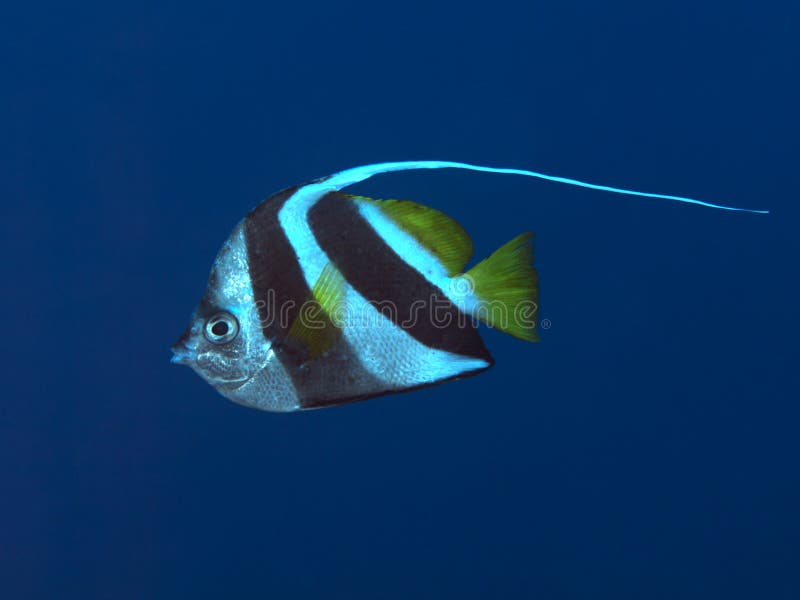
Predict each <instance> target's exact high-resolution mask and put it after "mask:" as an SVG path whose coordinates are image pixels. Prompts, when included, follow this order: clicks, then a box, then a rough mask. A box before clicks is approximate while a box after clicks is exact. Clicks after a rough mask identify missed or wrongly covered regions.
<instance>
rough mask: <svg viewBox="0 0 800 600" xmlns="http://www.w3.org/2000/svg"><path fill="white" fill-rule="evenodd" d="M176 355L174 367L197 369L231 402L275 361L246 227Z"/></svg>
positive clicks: (218, 263)
mask: <svg viewBox="0 0 800 600" xmlns="http://www.w3.org/2000/svg"><path fill="white" fill-rule="evenodd" d="M172 352H173V357H172V362H173V363H174V364H182V365H186V366H189V367H191V368H192V369H193V370H194V371H195V372H196V373H197V374H198V375H200V376H201V377H202V378H203V379H205V380H206V381H207V382H208V383H209V384H211V385H212V386H213V387H215V388H216V389H217V390H218V391H219V392H220V393H222V394H223V395H224V396H226V397H232V396H235V395H236V390H238V389H239V388H241V387H242V386H244V385H245V384H247V383H248V382H249V381H251V380H252V379H253V378H254V377H256V375H258V374H259V372H261V371H262V370H263V369H265V368H266V367H267V366H268V364H269V363H270V361H273V360H274V352H272V348H271V344H270V343H269V342H268V341H267V340H266V339H265V337H264V335H263V332H262V327H261V322H260V318H259V312H258V308H257V306H256V303H255V301H254V299H253V290H252V284H251V282H250V274H249V269H248V263H247V250H246V247H245V243H244V234H243V230H242V224H241V223H240V224H239V225H238V226H237V227H236V229H234V231H233V233H232V234H231V236H230V238H228V240H227V241H226V242H225V244H223V246H222V249H221V250H220V252H219V254H218V255H217V258H216V260H215V261H214V265H213V267H212V269H211V274H210V275H209V278H208V285H207V287H206V290H205V293H204V295H203V297H202V299H201V300H200V302H199V304H198V305H197V308H195V310H194V313H193V314H192V317H191V319H190V321H189V325H188V326H187V328H186V330H185V331H184V333H183V335H181V337H180V338H179V339H178V341H177V342H176V343H175V344H174V345H173V346H172Z"/></svg>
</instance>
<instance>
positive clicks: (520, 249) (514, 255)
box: [465, 233, 539, 342]
mask: <svg viewBox="0 0 800 600" xmlns="http://www.w3.org/2000/svg"><path fill="white" fill-rule="evenodd" d="M532 263H533V234H532V233H523V234H522V235H518V236H517V237H515V238H514V239H513V240H511V241H510V242H508V243H506V244H504V245H503V246H502V247H500V248H499V249H498V250H496V251H495V252H494V254H492V255H491V256H490V257H489V258H487V259H486V260H484V261H482V262H480V263H478V264H477V265H475V266H474V267H473V268H472V269H470V270H469V271H467V273H466V275H465V277H467V278H469V280H470V281H471V283H472V288H473V291H474V293H475V296H476V297H477V298H478V300H479V303H478V307H477V308H476V312H475V315H476V316H477V317H478V318H479V319H480V320H481V321H483V322H484V323H486V324H488V325H490V326H492V327H495V328H497V329H499V330H500V331H503V332H505V333H508V334H509V335H513V336H514V337H517V338H519V339H521V340H526V341H529V342H535V341H538V339H539V336H538V335H537V334H536V317H537V314H538V311H539V306H538V285H537V276H536V270H535V269H534V268H533V264H532Z"/></svg>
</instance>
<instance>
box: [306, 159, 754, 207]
mask: <svg viewBox="0 0 800 600" xmlns="http://www.w3.org/2000/svg"><path fill="white" fill-rule="evenodd" d="M415 169H466V170H468V171H485V172H487V173H508V174H511V175H525V176H527V177H538V178H539V179H546V180H548V181H554V182H556V183H566V184H568V185H575V186H578V187H584V188H589V189H592V190H600V191H604V192H613V193H615V194H626V195H629V196H641V197H644V198H659V199H662V200H674V201H676V202H686V203H687V204H699V205H700V206H707V207H709V208H718V209H721V210H737V211H743V212H751V213H760V214H768V213H769V211H768V210H753V209H750V208H737V207H734V206H724V205H722V204H712V203H711V202H704V201H702V200H694V199H693V198H684V197H682V196H671V195H668V194H652V193H649V192H637V191H635V190H626V189H622V188H616V187H611V186H608V185H598V184H596V183H586V182H585V181H578V180H577V179H569V178H567V177H558V176H556V175H545V174H544V173H537V172H536V171H526V170H524V169H503V168H497V167H482V166H479V165H470V164H467V163H460V162H450V161H443V160H414V161H401V162H388V163H377V164H374V165H364V166H362V167H354V168H352V169H347V170H345V171H340V172H339V173H336V174H334V175H331V176H330V177H327V178H324V179H321V180H318V181H316V182H315V184H316V185H319V186H321V187H330V188H331V189H334V190H340V189H342V188H345V187H347V186H349V185H353V184H354V183H358V182H359V181H364V180H365V179H369V178H370V177H372V176H373V175H379V174H381V173H391V172H393V171H411V170H415Z"/></svg>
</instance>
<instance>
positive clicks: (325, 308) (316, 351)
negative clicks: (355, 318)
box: [287, 263, 347, 360]
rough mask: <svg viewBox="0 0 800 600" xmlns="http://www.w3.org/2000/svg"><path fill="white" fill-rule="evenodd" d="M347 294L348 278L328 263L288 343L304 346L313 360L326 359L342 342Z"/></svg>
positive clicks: (296, 321)
mask: <svg viewBox="0 0 800 600" xmlns="http://www.w3.org/2000/svg"><path fill="white" fill-rule="evenodd" d="M346 292H347V283H346V282H345V279H344V277H343V276H342V274H341V273H340V272H339V270H338V269H337V268H336V267H335V266H333V264H332V263H328V264H327V265H326V266H325V268H324V269H323V270H322V273H320V275H319V277H318V278H317V281H316V282H315V283H314V286H313V287H312V288H311V296H310V298H309V299H308V301H306V302H304V303H303V306H301V307H300V313H299V314H298V316H297V318H296V319H295V320H294V323H292V326H291V327H290V328H289V332H288V334H287V341H288V342H289V343H290V344H292V345H299V346H300V347H302V348H303V349H304V350H305V351H306V353H307V358H308V359H309V360H313V359H315V358H318V357H320V356H322V355H323V354H324V353H325V352H326V351H327V350H329V349H330V348H331V346H333V345H334V344H335V343H336V341H337V340H338V339H339V336H340V335H341V333H342V330H341V319H342V317H343V314H342V311H343V309H344V298H345V294H346Z"/></svg>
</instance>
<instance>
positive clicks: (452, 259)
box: [356, 196, 472, 277]
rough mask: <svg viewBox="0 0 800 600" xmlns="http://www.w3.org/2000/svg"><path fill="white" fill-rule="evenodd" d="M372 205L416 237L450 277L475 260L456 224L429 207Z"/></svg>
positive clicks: (389, 203) (399, 202) (382, 202)
mask: <svg viewBox="0 0 800 600" xmlns="http://www.w3.org/2000/svg"><path fill="white" fill-rule="evenodd" d="M356 198H357V199H358V200H361V201H365V202H372V203H374V204H375V205H376V206H378V207H379V208H380V209H381V211H382V212H383V213H384V214H385V215H386V216H387V217H389V218H390V219H391V220H392V221H394V222H395V224H396V225H397V226H398V227H400V228H401V229H402V230H403V231H405V232H406V233H408V234H409V235H411V236H413V237H414V239H416V240H417V241H418V242H419V243H420V244H421V245H422V246H424V247H425V248H426V249H427V250H428V251H429V252H431V253H432V254H433V255H434V256H436V257H437V258H438V259H439V260H440V261H441V263H442V264H443V265H444V268H445V269H447V274H448V275H449V276H451V277H452V276H453V275H457V274H459V273H461V272H462V271H463V270H464V267H465V266H466V264H467V263H468V262H469V259H470V258H471V257H472V240H471V239H470V238H469V235H467V232H466V231H464V228H463V227H461V225H459V224H458V223H457V222H456V221H454V220H453V219H451V218H450V217H448V216H447V215H445V214H444V213H441V212H439V211H438V210H436V209H434V208H430V207H429V206H424V205H422V204H417V203H416V202H411V201H410V200H373V199H372V198H364V197H361V196H357V197H356Z"/></svg>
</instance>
